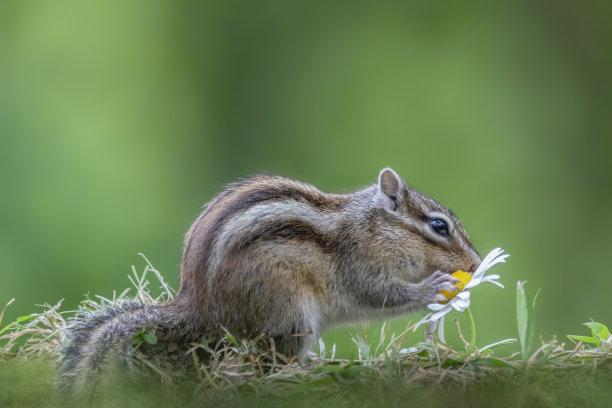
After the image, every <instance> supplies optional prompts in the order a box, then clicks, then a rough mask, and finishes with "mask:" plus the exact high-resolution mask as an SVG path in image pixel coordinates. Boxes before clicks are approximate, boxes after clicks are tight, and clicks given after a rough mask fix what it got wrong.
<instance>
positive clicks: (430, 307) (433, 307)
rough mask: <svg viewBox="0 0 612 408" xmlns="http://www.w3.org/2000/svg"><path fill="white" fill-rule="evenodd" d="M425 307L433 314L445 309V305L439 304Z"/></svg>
mask: <svg viewBox="0 0 612 408" xmlns="http://www.w3.org/2000/svg"><path fill="white" fill-rule="evenodd" d="M427 307H428V308H429V309H430V310H433V311H434V312H437V311H438V310H441V309H444V308H445V307H446V305H443V304H440V303H430V304H428V305H427Z"/></svg>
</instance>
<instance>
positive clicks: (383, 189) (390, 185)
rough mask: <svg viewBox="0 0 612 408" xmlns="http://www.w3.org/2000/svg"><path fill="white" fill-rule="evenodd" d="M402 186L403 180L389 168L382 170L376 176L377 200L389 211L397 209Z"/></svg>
mask: <svg viewBox="0 0 612 408" xmlns="http://www.w3.org/2000/svg"><path fill="white" fill-rule="evenodd" d="M404 185H405V183H404V180H402V178H401V177H400V176H398V175H397V173H396V172H394V171H393V170H392V169H391V168H389V167H387V168H386V169H383V170H382V171H381V172H380V174H379V175H378V194H377V196H378V197H377V198H378V200H380V202H381V203H382V204H383V206H384V207H386V208H388V209H389V210H392V211H393V210H395V209H397V205H398V203H399V201H400V200H401V198H402V194H401V193H402V189H403V188H404Z"/></svg>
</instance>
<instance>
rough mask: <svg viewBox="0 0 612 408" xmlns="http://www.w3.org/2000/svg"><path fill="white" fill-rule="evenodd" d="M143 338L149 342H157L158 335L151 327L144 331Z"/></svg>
mask: <svg viewBox="0 0 612 408" xmlns="http://www.w3.org/2000/svg"><path fill="white" fill-rule="evenodd" d="M142 339H143V340H144V341H146V342H147V343H149V344H157V336H156V335H155V333H154V332H153V329H151V328H150V327H149V328H148V330H145V331H144V333H142Z"/></svg>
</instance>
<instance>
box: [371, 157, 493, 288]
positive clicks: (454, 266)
mask: <svg viewBox="0 0 612 408" xmlns="http://www.w3.org/2000/svg"><path fill="white" fill-rule="evenodd" d="M376 200H377V201H378V203H379V205H381V206H382V207H383V208H384V210H385V214H386V216H388V218H389V220H392V223H393V226H394V228H395V230H396V241H397V242H396V243H395V244H396V245H395V246H396V248H398V250H400V251H402V250H403V251H405V252H406V255H407V256H409V257H410V260H411V264H412V268H413V271H412V275H413V276H414V277H420V278H422V277H425V276H429V275H430V274H432V273H433V272H435V271H438V270H439V271H442V272H448V273H452V272H455V271H457V270H459V269H461V270H464V271H469V272H473V271H474V270H475V269H476V267H477V266H478V264H479V263H480V261H481V259H480V256H479V255H478V253H477V252H476V250H475V249H474V247H473V246H472V242H471V241H470V238H469V236H468V234H467V232H466V231H465V230H464V229H463V226H462V225H461V221H460V220H459V218H457V216H456V215H455V214H454V213H453V212H452V211H451V210H449V209H448V208H446V207H444V206H443V205H441V204H440V203H438V202H437V201H436V200H434V199H432V198H430V197H428V196H427V195H425V194H423V193H421V192H419V191H416V190H414V189H412V188H410V187H409V186H408V185H407V184H406V182H405V181H404V180H403V179H402V178H401V177H400V176H398V175H397V173H396V172H395V171H393V170H392V169H390V168H386V169H383V170H382V171H381V172H380V175H379V176H378V189H377V193H376Z"/></svg>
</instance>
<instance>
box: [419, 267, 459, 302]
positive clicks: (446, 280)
mask: <svg viewBox="0 0 612 408" xmlns="http://www.w3.org/2000/svg"><path fill="white" fill-rule="evenodd" d="M460 282H461V281H460V280H459V279H456V278H454V277H452V276H451V275H450V274H448V273H445V272H441V271H436V272H434V273H432V274H431V276H430V277H428V278H427V279H425V281H424V283H425V285H426V287H428V289H429V290H428V292H429V296H428V300H427V304H430V303H438V302H446V301H448V299H447V298H446V296H444V295H443V294H442V293H440V292H441V291H443V290H445V291H447V292H454V291H456V290H457V283H460Z"/></svg>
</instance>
